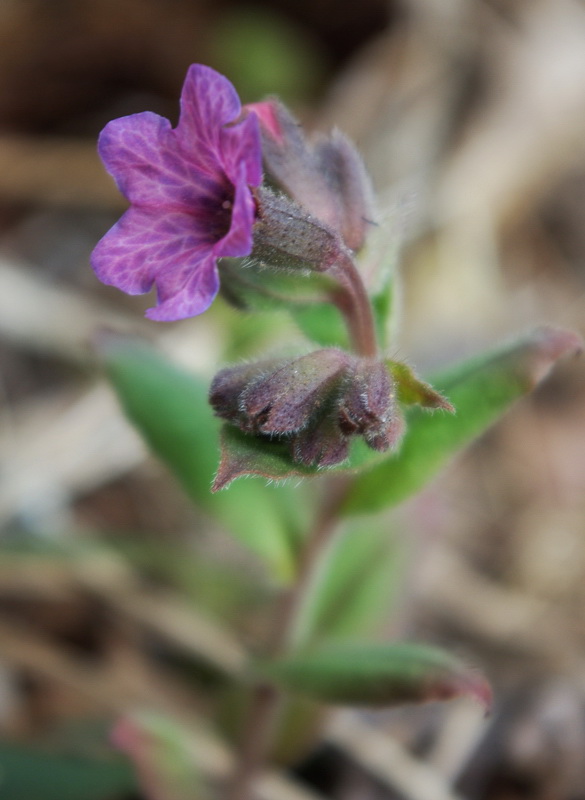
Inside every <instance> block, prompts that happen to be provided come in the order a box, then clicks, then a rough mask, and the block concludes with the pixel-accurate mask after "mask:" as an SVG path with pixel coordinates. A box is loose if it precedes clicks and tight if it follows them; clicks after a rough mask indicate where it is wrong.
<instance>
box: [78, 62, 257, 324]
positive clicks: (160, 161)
mask: <svg viewBox="0 0 585 800" xmlns="http://www.w3.org/2000/svg"><path fill="white" fill-rule="evenodd" d="M241 111H242V109H241V105H240V100H239V98H238V95H237V93H236V90H235V89H234V87H233V86H232V84H231V83H230V82H229V81H228V80H227V78H224V77H223V75H220V74H219V73H217V72H215V71H214V70H212V69H210V68H209V67H205V66H202V65H200V64H193V65H192V66H191V67H189V71H188V72H187V77H186V79H185V83H184V85H183V90H182V93H181V113H180V117H179V123H178V125H177V127H176V128H171V125H170V122H169V121H168V120H167V119H165V118H164V117H159V116H158V115H157V114H153V113H151V112H149V111H145V112H144V113H142V114H132V115H131V116H128V117H121V118H120V119H115V120H113V121H112V122H110V123H109V124H108V125H106V127H105V128H104V130H103V131H102V133H101V136H100V139H99V146H98V149H99V153H100V156H101V158H102V160H103V162H104V164H105V166H106V169H107V170H108V172H109V173H110V174H111V175H112V176H113V177H114V179H115V180H116V183H117V185H118V188H119V189H120V191H121V192H122V194H123V195H124V196H125V197H126V198H127V199H128V200H129V201H130V203H131V207H130V208H129V209H128V211H126V213H125V214H124V215H123V216H122V218H121V219H120V220H119V221H118V223H117V224H116V225H114V227H113V228H112V229H111V230H110V231H109V232H108V233H107V234H106V235H105V236H104V238H103V239H101V241H100V242H98V244H97V246H96V248H95V250H94V251H93V254H92V259H91V263H92V266H93V269H94V270H95V273H96V275H97V277H98V278H99V279H100V280H101V281H102V282H103V283H107V284H110V285H112V286H116V287H117V288H118V289H122V291H124V292H127V293H128V294H143V293H145V292H148V291H150V289H151V288H152V286H153V285H155V286H156V289H157V298H158V303H157V306H156V307H155V308H151V309H149V310H148V311H147V312H146V316H147V317H149V318H150V319H154V320H166V321H170V320H176V319H183V318H184V317H192V316H195V315H197V314H200V313H201V312H202V311H205V310H206V309H207V308H208V307H209V306H210V305H211V303H212V301H213V299H214V297H215V295H216V294H217V291H218V288H219V277H218V273H217V259H218V258H220V257H222V256H245V255H248V254H249V253H250V251H251V250H252V227H253V224H254V219H255V203H254V199H253V196H252V191H251V188H250V187H251V186H258V185H259V184H260V182H261V180H262V154H261V149H260V135H259V130H258V119H257V116H256V114H255V113H254V112H249V113H248V114H246V115H245V116H244V117H243V118H241V119H240V115H241Z"/></svg>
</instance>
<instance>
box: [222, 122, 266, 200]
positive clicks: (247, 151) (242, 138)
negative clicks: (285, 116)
mask: <svg viewBox="0 0 585 800" xmlns="http://www.w3.org/2000/svg"><path fill="white" fill-rule="evenodd" d="M221 144H222V157H223V164H224V169H225V171H226V174H227V176H228V177H229V178H230V180H232V181H233V183H236V182H237V180H238V178H239V175H240V167H241V165H242V164H243V165H244V167H245V179H246V181H247V182H248V183H249V184H250V186H259V185H260V183H261V182H262V147H261V143H260V125H259V124H258V118H257V116H256V114H252V113H251V114H248V116H247V117H244V119H243V120H241V122H238V123H236V124H235V125H230V126H228V127H226V128H224V129H223V130H222V131H221Z"/></svg>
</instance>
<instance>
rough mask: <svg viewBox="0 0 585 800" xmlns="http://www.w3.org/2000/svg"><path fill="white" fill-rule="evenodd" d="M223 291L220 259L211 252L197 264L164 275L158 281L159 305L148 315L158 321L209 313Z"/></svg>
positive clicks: (151, 309)
mask: <svg viewBox="0 0 585 800" xmlns="http://www.w3.org/2000/svg"><path fill="white" fill-rule="evenodd" d="M218 290H219V275H218V272H217V259H216V258H215V256H214V255H213V254H212V253H210V254H208V255H206V256H205V257H204V258H203V259H201V260H200V261H199V262H198V263H197V269H192V268H191V267H189V266H187V267H185V268H184V269H182V270H178V269H177V270H175V271H174V272H172V273H165V274H164V275H163V274H162V273H161V275H160V276H159V279H158V280H157V297H158V304H157V305H156V306H155V307H154V308H149V309H148V310H147V312H146V316H147V317H148V318H149V319H152V320H155V321H157V322H173V321H174V320H179V319H185V318H186V317H195V316H197V315H198V314H202V313H203V312H204V311H207V309H208V308H209V306H210V305H211V303H212V302H213V300H214V299H215V296H216V294H217V292H218Z"/></svg>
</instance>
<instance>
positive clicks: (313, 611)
mask: <svg viewBox="0 0 585 800" xmlns="http://www.w3.org/2000/svg"><path fill="white" fill-rule="evenodd" d="M402 544H403V542H402V541H398V540H397V538H396V537H395V536H393V535H392V532H391V531H389V530H388V521H387V520H374V521H372V520H368V523H367V524H366V523H365V522H364V521H361V523H360V524H356V523H354V524H352V525H350V526H348V527H347V528H346V529H345V530H344V531H342V532H341V533H340V534H339V535H338V536H336V537H335V538H334V540H333V542H332V545H331V547H330V548H329V550H328V551H327V552H326V553H325V555H324V557H323V559H322V562H321V564H320V565H319V566H318V567H317V571H316V576H315V580H314V581H313V585H312V586H311V588H310V590H309V593H308V597H307V598H306V601H305V604H304V606H303V608H302V610H301V613H300V618H299V622H298V625H297V630H296V632H295V633H296V635H295V644H296V647H297V648H298V647H302V648H305V647H306V646H307V645H309V644H311V643H314V642H316V641H323V640H326V641H332V640H339V639H348V638H350V637H352V636H355V635H361V636H364V635H366V636H367V635H369V634H374V632H375V631H376V630H377V628H378V625H379V624H380V622H381V621H382V620H383V619H384V618H385V617H387V615H388V609H389V605H390V603H391V599H392V595H393V594H394V592H395V591H396V589H397V586H398V585H399V576H400V569H401V566H402V565H403V563H404V559H403V555H404V553H403V547H402Z"/></svg>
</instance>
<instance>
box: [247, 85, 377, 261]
mask: <svg viewBox="0 0 585 800" xmlns="http://www.w3.org/2000/svg"><path fill="white" fill-rule="evenodd" d="M247 108H248V109H250V110H253V111H254V112H255V113H256V114H257V115H258V117H259V119H260V124H261V129H262V155H263V160H264V164H265V166H266V170H267V172H268V173H269V174H270V175H271V176H272V177H273V178H274V179H275V181H276V182H277V183H278V184H279V186H280V187H281V188H282V189H284V191H285V192H286V193H287V194H288V195H289V196H290V197H292V198H293V199H294V200H295V201H296V202H297V203H299V204H300V205H301V206H302V207H303V208H305V209H306V210H307V211H308V212H309V213H310V214H312V215H313V216H315V217H316V218H317V219H319V220H321V222H323V223H324V224H325V225H326V226H328V227H329V228H331V229H332V230H335V231H337V232H338V233H339V234H340V236H341V238H342V240H343V242H344V244H345V245H346V246H347V247H348V248H349V249H350V250H354V251H355V250H359V249H360V248H361V247H362V245H363V244H364V241H365V237H366V232H367V228H368V227H369V226H370V225H371V224H372V215H373V191H372V187H371V183H370V180H369V178H368V175H367V174H366V171H365V169H364V167H363V164H362V160H361V158H360V156H359V154H358V152H357V150H356V149H355V147H354V146H353V144H352V143H351V142H350V141H349V139H347V138H346V137H345V136H343V134H341V133H340V132H339V131H333V133H332V134H331V135H330V136H323V137H320V138H319V139H318V140H317V141H316V143H315V144H311V143H309V142H307V140H306V139H305V137H304V135H303V132H302V128H301V126H300V125H299V123H298V122H297V121H296V119H295V118H294V117H293V116H292V115H291V114H290V113H289V111H288V110H287V109H286V108H285V107H284V106H283V105H282V103H279V102H278V101H277V100H267V101H265V102H262V103H255V104H253V105H251V106H247Z"/></svg>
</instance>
